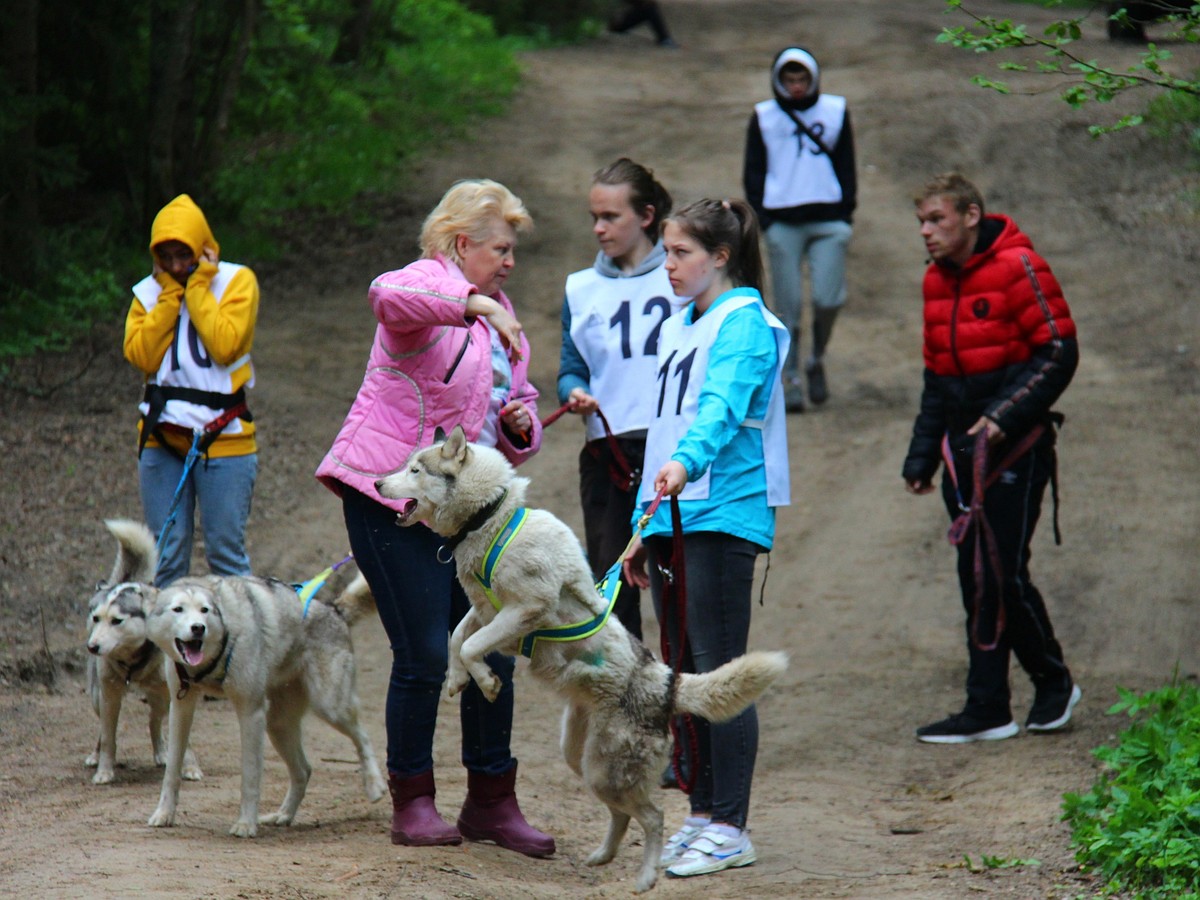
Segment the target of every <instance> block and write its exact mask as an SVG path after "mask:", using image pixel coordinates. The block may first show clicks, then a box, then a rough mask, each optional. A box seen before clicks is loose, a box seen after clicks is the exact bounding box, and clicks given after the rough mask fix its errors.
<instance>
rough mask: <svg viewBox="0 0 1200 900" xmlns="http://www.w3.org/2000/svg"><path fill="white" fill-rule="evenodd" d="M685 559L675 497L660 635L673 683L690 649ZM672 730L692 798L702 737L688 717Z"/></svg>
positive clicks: (677, 770)
mask: <svg viewBox="0 0 1200 900" xmlns="http://www.w3.org/2000/svg"><path fill="white" fill-rule="evenodd" d="M661 499H662V494H661V493H659V495H658V496H657V497H655V498H654V503H652V504H651V506H650V508H649V509H648V510H647V512H646V515H647V517H649V516H652V515H653V514H654V509H655V507H657V506H658V502H659V500H661ZM685 570H686V567H685V565H684V556H683V524H682V521H681V519H680V515H679V498H678V497H671V555H670V558H669V559H668V560H667V564H666V565H659V567H658V571H659V574H661V575H662V580H663V592H662V618H663V620H662V629H661V630H660V632H659V642H660V644H661V646H662V658H663V662H665V663H666V664H667V665H668V666H670V667H671V681H672V683H674V682H675V681H677V680H678V679H679V675H680V669H681V668H682V666H683V657H684V655H685V653H686V652H687V649H688V639H687V579H686V577H685ZM672 624H673V625H674V626H675V628H674V632H675V636H676V646H677V647H678V648H679V652H678V654H677V655H676V656H675V658H674V659H672V658H671V641H670V636H671V625H672ZM681 728H682V729H683V730H685V731H686V732H687V740H688V746H687V751H688V758H689V759H690V760H691V762H692V765H691V766H689V771H688V773H687V775H686V776H685V775H684V772H683V756H684V747H683V742H682V741H681V740H680V737H679V734H680V730H681ZM670 730H671V768H672V770H673V772H674V774H675V783H676V784H677V785H679V789H680V790H681V791H683V792H684V793H685V794H690V793H691V792H692V789H693V788H695V786H696V760H697V759H698V758H699V753H698V750H699V743H700V741H699V736H698V735H697V734H696V723H695V722H693V721H692V717H691V716H690V715H688V714H686V713H685V714H684V715H682V716H673V717H672V718H671V720H670Z"/></svg>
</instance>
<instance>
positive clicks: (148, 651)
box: [125, 641, 154, 685]
mask: <svg viewBox="0 0 1200 900" xmlns="http://www.w3.org/2000/svg"><path fill="white" fill-rule="evenodd" d="M153 655H154V642H153V641H146V643H144V644H142V646H141V647H139V648H138V652H137V655H136V656H135V657H134V658H133V662H131V663H129V664H128V665H127V666H125V684H126V685H128V684H129V683H130V682H131V681H133V676H134V675H136V674H137V673H138V672H140V671H141V670H142V669H144V668H145V666H146V663H148V662H150V657H151V656H153Z"/></svg>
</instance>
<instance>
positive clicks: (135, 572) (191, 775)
mask: <svg viewBox="0 0 1200 900" xmlns="http://www.w3.org/2000/svg"><path fill="white" fill-rule="evenodd" d="M104 524H105V527H107V528H108V530H109V532H111V533H112V535H113V537H115V538H116V539H117V560H116V562H115V563H114V565H113V570H112V574H111V575H110V576H109V578H108V581H103V582H101V583H100V584H99V585H98V586H97V587H96V592H95V593H94V594H93V595H92V599H91V600H90V601H89V602H88V626H89V628H90V629H91V630H90V632H89V634H88V641H87V648H88V659H87V686H88V695H89V696H90V697H91V699H92V709H94V710H95V711H96V715H97V716H99V718H100V736H99V738H97V740H96V749H95V751H94V752H93V753H92V754H91V755H89V756H88V757H87V759H85V760H84V764H85V765H87V766H93V767H95V769H96V774H95V775H94V776H92V783H93V784H108V783H109V782H111V781H112V780H113V777H114V776H113V769H114V768H115V765H116V756H117V720H118V719H119V718H120V715H121V703H122V702H123V701H124V699H125V694H126V693H127V692H128V691H129V688H130V686H134V687H137V689H138V690H140V691H141V692H142V694H143V695H144V696H145V698H146V702H147V703H148V704H149V706H150V744H151V747H152V748H153V750H154V762H155V765H159V766H161V765H165V764H166V761H167V747H166V744H165V743H163V739H162V722H163V719H164V718H165V717H166V715H167V708H168V706H169V705H170V700H171V695H170V694H169V693H168V692H167V679H166V675H165V674H164V672H163V659H164V657H163V652H162V651H161V650H159V649H158V647H156V646H155V645H154V643H153V642H151V640H150V639H149V638H148V637H146V609H145V607H144V605H143V602H142V600H143V597H142V591H140V590H139V589H138V587H137V586H136V585H133V584H128V583H127V582H131V581H150V580H152V579H153V578H154V566H155V559H156V553H155V547H154V540H153V538H151V536H150V533H149V532H148V531H146V529H145V528H144V527H143V526H141V525H139V524H138V523H136V522H127V521H119V520H117V521H108V522H105V523H104ZM127 548H128V549H127ZM182 776H183V777H184V778H186V779H187V780H188V781H199V780H200V779H201V778H202V777H203V776H204V773H203V772H201V771H200V766H199V764H198V763H197V762H196V756H195V754H194V753H192V750H191V748H190V747H189V748H188V750H187V752H186V753H185V754H184V757H183V773H182Z"/></svg>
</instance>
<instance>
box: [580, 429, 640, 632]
mask: <svg viewBox="0 0 1200 900" xmlns="http://www.w3.org/2000/svg"><path fill="white" fill-rule="evenodd" d="M618 444H619V445H620V447H621V452H622V453H624V454H625V459H626V460H627V461H628V462H629V464H630V465H631V466H638V467H640V466H641V465H642V457H643V456H645V453H646V442H645V441H644V440H640V439H630V438H621V439H620V440H618ZM593 451H595V452H594V453H593ZM612 458H613V454H612V450H611V448H610V447H609V446H608V441H607V440H605V439H604V438H601V439H599V440H596V441H591V442H590V443H588V444H585V445H584V447H583V450H581V451H580V453H579V502H580V504H581V505H582V507H583V533H584V538H585V541H586V543H587V555H588V565H590V566H591V567H592V577H593V578H595V579H596V580H597V581H599V580H600V579H601V578H602V577H603V576H604V573H605V572H607V571H608V568H609V566H611V565H612V564H613V563H614V562H616V561H617V558H618V557H619V556H620V554H621V553H622V552H623V551H624V550H625V547H626V546H627V545H628V544H629V538H630V536H631V535H632V534H633V526H632V525H631V524H630V523H631V522H632V520H633V508H634V506H635V505H636V503H637V492H638V487H639V485H638V484H635V485H634V486H633V487H632V488H630V489H629V490H627V491H623V490H621V488H619V487H617V485H615V484H613V481H612V479H611V478H610V477H609V465H610V463H611V462H612ZM613 612H615V613H616V616H617V619H619V620H620V622H621V624H622V625H624V626H625V630H626V631H628V632H629V633H630V634H632V635H633V636H634V637H636V638H637V639H638V640H639V641H640V640H641V639H642V595H641V591H639V590H638V589H637V588H636V587H634V586H633V585H632V584H630V583H629V582H628V581H626V580H625V577H624V576H623V575H622V576H621V591H620V593H618V594H617V603H616V606H615V607H614V609H613Z"/></svg>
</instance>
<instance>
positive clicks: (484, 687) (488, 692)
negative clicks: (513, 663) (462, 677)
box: [479, 672, 501, 703]
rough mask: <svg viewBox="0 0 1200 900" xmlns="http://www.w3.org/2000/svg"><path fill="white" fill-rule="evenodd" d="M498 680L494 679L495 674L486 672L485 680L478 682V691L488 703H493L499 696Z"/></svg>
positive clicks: (499, 685)
mask: <svg viewBox="0 0 1200 900" xmlns="http://www.w3.org/2000/svg"><path fill="white" fill-rule="evenodd" d="M500 688H501V684H500V679H499V678H497V677H496V673H495V672H488V675H487V677H486V678H484V679H483V681H480V682H479V690H480V692H481V693H482V694H483V696H484V697H486V698H487V701H488V703H495V702H496V698H497V697H499V696H500Z"/></svg>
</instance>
